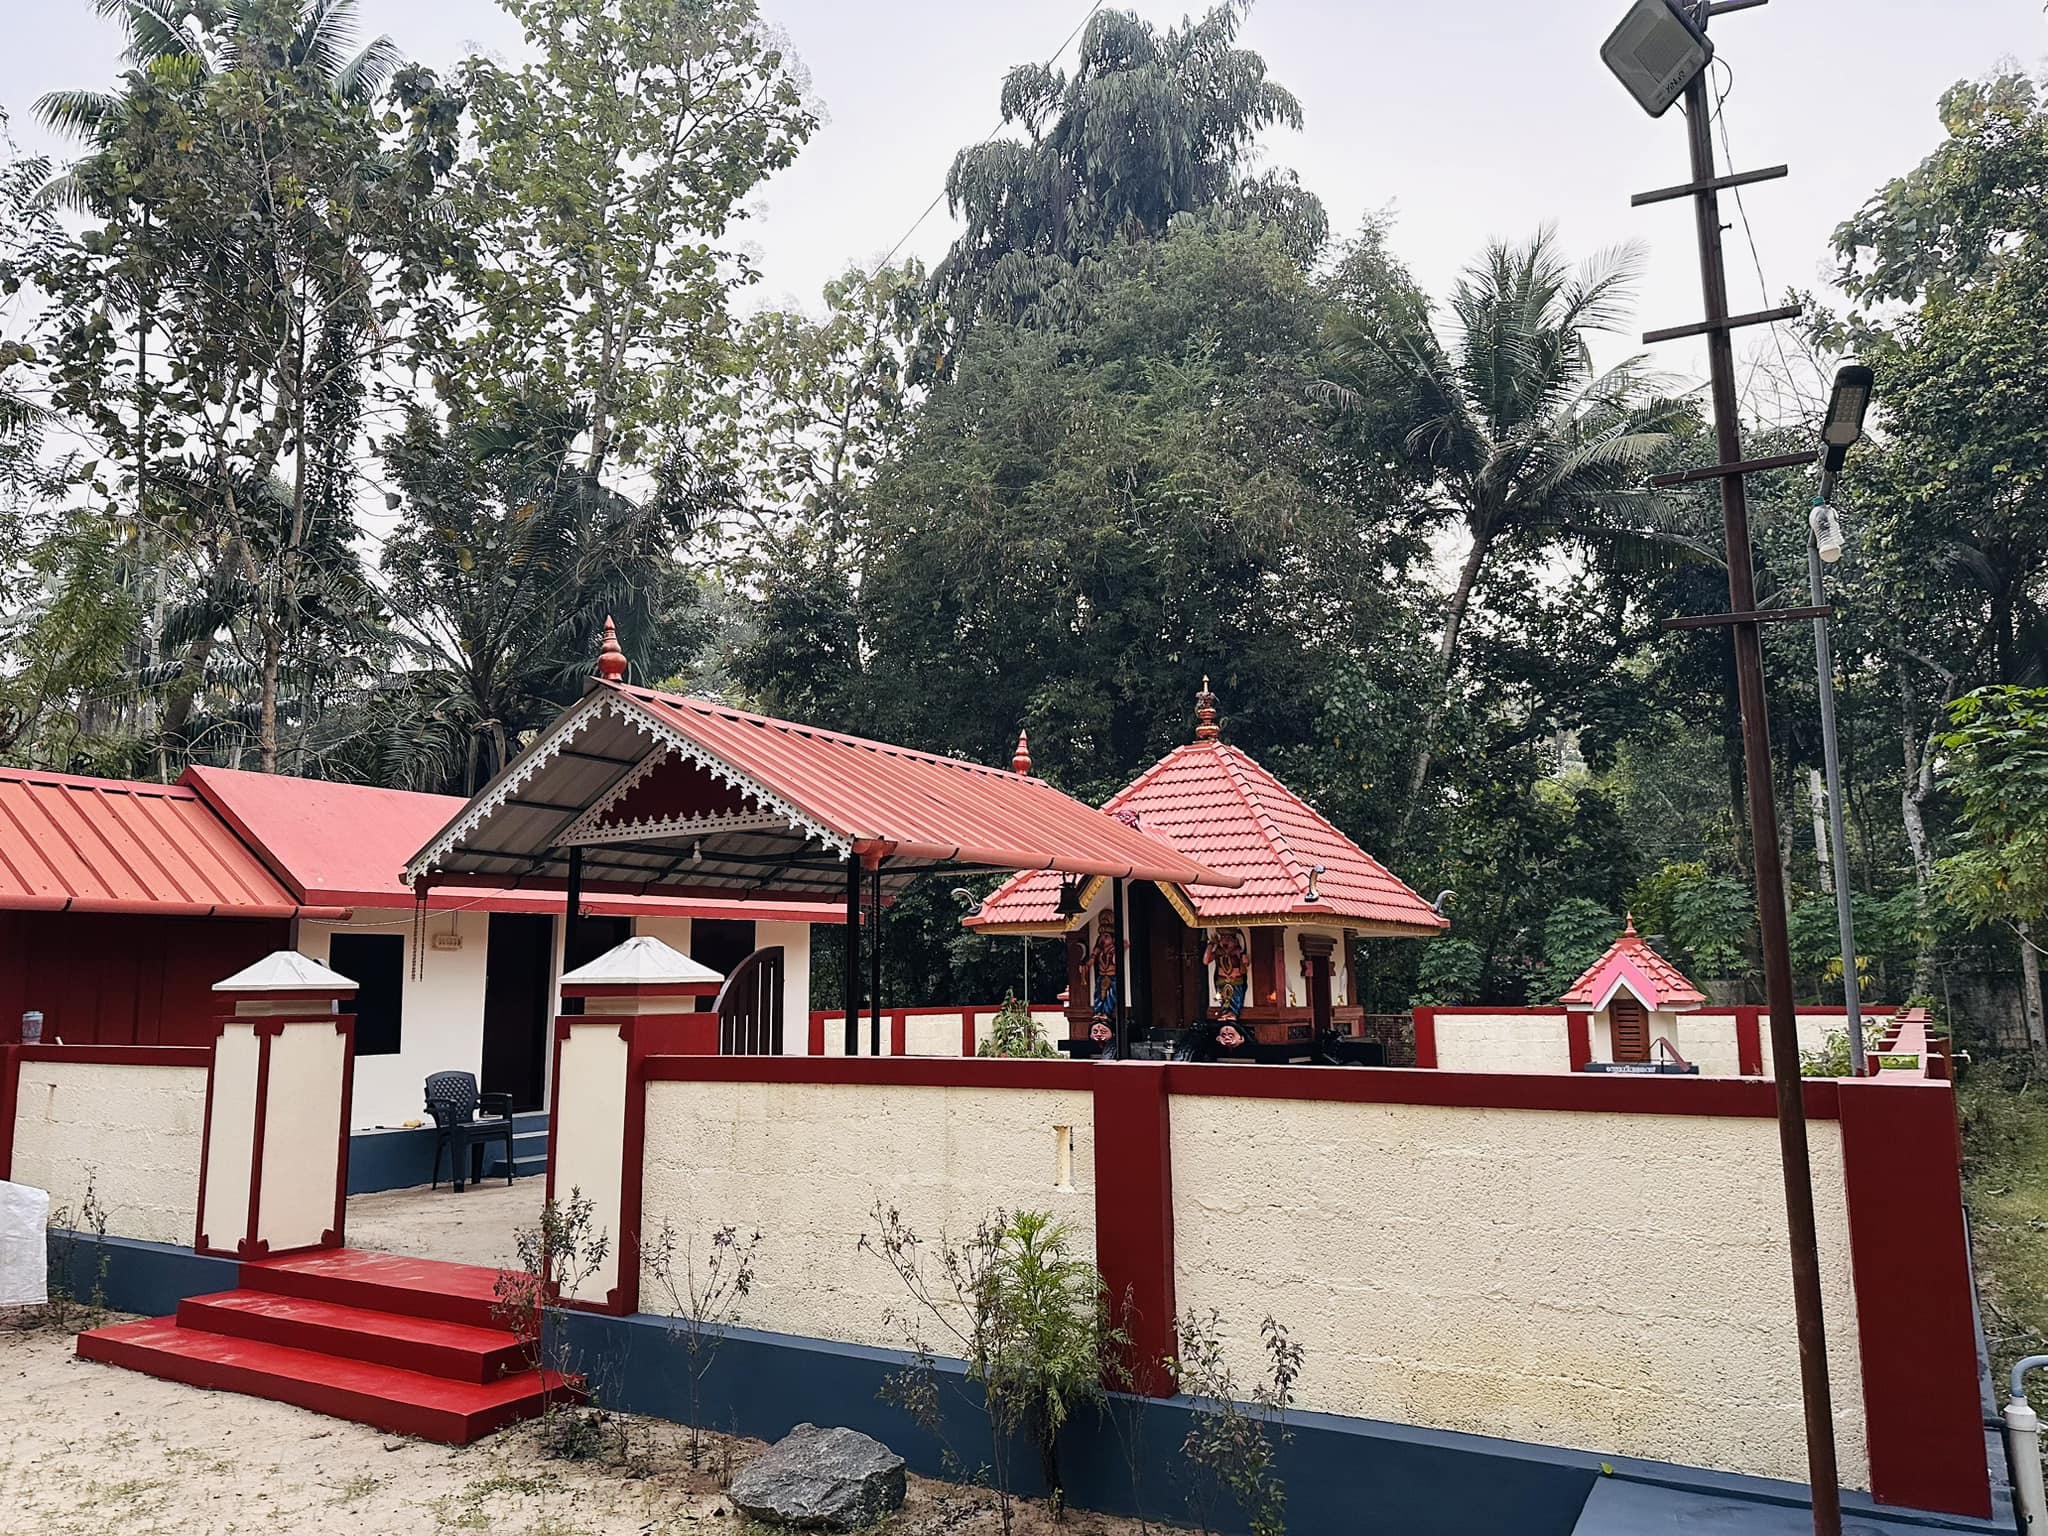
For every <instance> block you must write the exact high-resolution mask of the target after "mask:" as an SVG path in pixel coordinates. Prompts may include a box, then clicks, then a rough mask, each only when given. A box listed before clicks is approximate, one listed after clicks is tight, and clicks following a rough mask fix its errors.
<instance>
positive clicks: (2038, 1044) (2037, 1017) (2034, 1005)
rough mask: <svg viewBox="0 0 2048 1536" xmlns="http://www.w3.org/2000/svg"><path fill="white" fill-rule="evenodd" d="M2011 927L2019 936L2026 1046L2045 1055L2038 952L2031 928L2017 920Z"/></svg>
mask: <svg viewBox="0 0 2048 1536" xmlns="http://www.w3.org/2000/svg"><path fill="white" fill-rule="evenodd" d="M2014 927H2015V928H2016V929H2017V930H2018V932H2019V936H2020V1006H2021V1008H2022V1009H2023V1011H2024V1012H2025V1015H2026V1020H2027V1044H2028V1045H2029V1046H2030V1047H2032V1049H2033V1052H2034V1054H2035V1055H2036V1056H2048V1020H2044V1019H2043V1017H2042V1012H2041V951H2040V950H2039V949H2038V948H2037V947H2036V946H2035V944H2034V932H2033V928H2034V925H2033V924H2032V923H2029V922H2025V921H2021V922H2019V923H2016V924H2015V925H2014Z"/></svg>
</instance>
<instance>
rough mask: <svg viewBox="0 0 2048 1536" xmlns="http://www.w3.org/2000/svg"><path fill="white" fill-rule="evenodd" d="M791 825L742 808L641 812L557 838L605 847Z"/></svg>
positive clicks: (565, 842)
mask: <svg viewBox="0 0 2048 1536" xmlns="http://www.w3.org/2000/svg"><path fill="white" fill-rule="evenodd" d="M788 828H789V822H788V820H787V819H786V818H784V817H781V816H770V815H748V814H746V813H745V812H741V811H730V812H721V813H720V814H718V815H715V816H642V817H640V818H638V819H637V820H634V821H615V822H611V823H610V824H608V825H604V826H592V827H587V828H584V829H583V830H581V831H578V830H577V829H576V828H575V827H571V828H570V829H569V830H568V831H567V832H564V833H563V834H562V835H561V836H560V837H558V838H556V839H555V842H556V844H557V845H558V846H560V847H565V848H574V847H584V848H593V847H595V848H602V847H604V846H605V845H606V844H608V843H618V842H624V841H626V840H627V839H629V838H631V839H638V838H645V839H648V840H649V841H660V840H662V839H666V838H683V837H708V836H710V835H711V834H712V833H714V832H781V831H786V830H788Z"/></svg>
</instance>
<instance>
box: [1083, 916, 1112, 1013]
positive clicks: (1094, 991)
mask: <svg viewBox="0 0 2048 1536" xmlns="http://www.w3.org/2000/svg"><path fill="white" fill-rule="evenodd" d="M1117 966H1118V957H1117V942H1116V916H1115V914H1114V913H1110V912H1105V913H1103V914H1102V916H1100V917H1098V918H1097V919H1096V920H1095V944H1094V947H1093V948H1091V949H1090V950H1089V951H1088V972H1089V978H1090V987H1089V996H1090V999H1091V1001H1092V1003H1093V1012H1094V1015H1095V1022H1096V1023H1097V1024H1098V1025H1101V1024H1105V1023H1107V1022H1108V1021H1109V1020H1111V1019H1113V1018H1115V1017H1116V982H1117ZM1090 1033H1091V1034H1093V1033H1094V1031H1093V1030H1091V1031H1090ZM1096 1038H1097V1039H1100V1038H1102V1037H1101V1036H1100V1035H1097V1036H1096Z"/></svg>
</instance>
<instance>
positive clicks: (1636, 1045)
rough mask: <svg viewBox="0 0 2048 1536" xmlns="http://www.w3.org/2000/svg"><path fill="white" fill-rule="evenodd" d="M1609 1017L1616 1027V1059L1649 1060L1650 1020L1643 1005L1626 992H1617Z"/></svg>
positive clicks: (1609, 1008) (1609, 1007) (1608, 1010)
mask: <svg viewBox="0 0 2048 1536" xmlns="http://www.w3.org/2000/svg"><path fill="white" fill-rule="evenodd" d="M1607 1017H1608V1020H1609V1022H1610V1024H1611V1025H1612V1026H1613V1029H1614V1059H1615V1060H1616V1061H1648V1060H1649V1059H1650V1020H1649V1016H1648V1015H1647V1014H1645V1013H1644V1012H1643V1005H1642V1004H1641V1003H1639V1002H1638V1001H1636V999H1634V998H1633V997H1630V996H1629V995H1628V994H1627V993H1626V992H1617V993H1615V994H1614V1001H1613V1002H1612V1003H1610V1004H1609V1005H1608V1009H1607Z"/></svg>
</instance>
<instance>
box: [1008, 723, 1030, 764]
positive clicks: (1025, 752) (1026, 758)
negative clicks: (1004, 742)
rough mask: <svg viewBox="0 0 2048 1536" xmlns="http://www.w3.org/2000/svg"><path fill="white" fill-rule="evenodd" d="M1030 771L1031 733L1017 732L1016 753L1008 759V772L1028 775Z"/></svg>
mask: <svg viewBox="0 0 2048 1536" xmlns="http://www.w3.org/2000/svg"><path fill="white" fill-rule="evenodd" d="M1030 771H1031V733H1030V732H1029V731H1019V732H1018V733H1017V752H1016V755H1015V756H1014V757H1012V758H1011V759H1010V772H1012V773H1029V772H1030Z"/></svg>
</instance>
